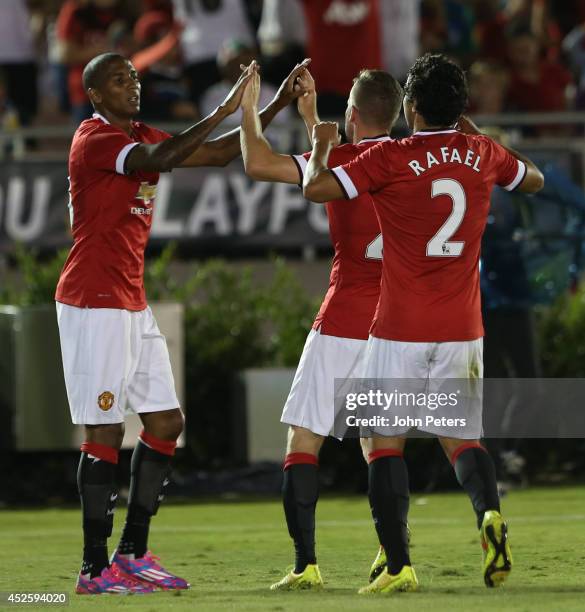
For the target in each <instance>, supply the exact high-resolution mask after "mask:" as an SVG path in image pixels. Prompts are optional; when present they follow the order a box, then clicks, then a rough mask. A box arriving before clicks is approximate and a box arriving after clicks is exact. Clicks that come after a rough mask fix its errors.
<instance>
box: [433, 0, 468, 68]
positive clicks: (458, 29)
mask: <svg viewBox="0 0 585 612" xmlns="http://www.w3.org/2000/svg"><path fill="white" fill-rule="evenodd" d="M474 26H475V16H474V13H473V11H472V10H471V8H470V7H469V6H467V4H466V3H464V2H460V1H458V0H423V2H422V6H421V53H426V52H427V51H429V52H434V53H448V54H449V55H453V56H455V57H456V58H457V60H458V62H459V63H460V64H461V65H463V66H467V65H469V63H470V62H471V60H472V58H473V55H474V53H475V41H474V37H473V31H474Z"/></svg>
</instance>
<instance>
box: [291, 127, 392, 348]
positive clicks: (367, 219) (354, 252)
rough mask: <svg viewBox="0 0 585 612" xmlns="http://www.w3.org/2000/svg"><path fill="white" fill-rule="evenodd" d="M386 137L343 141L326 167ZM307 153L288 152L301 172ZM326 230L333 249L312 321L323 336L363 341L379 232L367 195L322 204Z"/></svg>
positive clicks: (378, 263) (377, 266)
mask: <svg viewBox="0 0 585 612" xmlns="http://www.w3.org/2000/svg"><path fill="white" fill-rule="evenodd" d="M386 140H390V138H389V137H387V136H385V137H381V138H372V139H364V140H362V141H361V142H360V143H359V144H357V145H351V144H345V145H341V146H339V147H336V148H335V149H333V150H332V151H331V155H330V157H329V165H330V167H331V166H337V165H339V164H344V163H347V162H349V161H351V160H352V159H355V158H356V157H357V156H358V155H359V154H360V153H362V152H364V151H367V150H368V149H369V148H370V147H371V146H372V145H375V144H378V142H380V141H386ZM310 156H311V154H310V153H305V155H294V156H293V159H294V160H295V161H296V163H297V166H298V167H299V171H300V173H301V180H302V175H303V173H304V170H305V167H306V165H307V160H308V159H309V157H310ZM325 206H326V209H327V217H328V218H329V233H330V235H331V242H332V244H333V248H334V249H335V253H334V255H333V267H332V269H331V275H330V278H329V289H328V290H327V294H326V295H325V299H324V300H323V304H322V305H321V308H320V310H319V314H318V315H317V318H316V319H315V322H314V324H313V328H314V329H318V328H319V329H320V330H321V333H323V334H326V335H328V336H339V337H341V338H357V339H362V340H366V339H367V338H368V330H369V329H370V325H371V324H372V319H373V317H374V312H375V310H376V304H377V303H378V298H379V296H380V277H381V274H382V236H381V234H380V226H379V224H378V219H377V218H376V213H375V211H374V206H373V203H372V198H371V196H370V194H363V195H361V196H359V197H358V198H356V199H355V200H354V201H353V202H347V201H346V200H334V201H332V202H327V204H326V205H325Z"/></svg>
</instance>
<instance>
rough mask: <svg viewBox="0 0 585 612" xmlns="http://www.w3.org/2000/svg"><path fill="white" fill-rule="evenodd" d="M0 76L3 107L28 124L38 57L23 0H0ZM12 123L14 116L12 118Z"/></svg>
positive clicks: (32, 109)
mask: <svg viewBox="0 0 585 612" xmlns="http://www.w3.org/2000/svg"><path fill="white" fill-rule="evenodd" d="M0 79H1V80H2V82H3V84H4V91H5V96H6V106H7V107H11V108H12V109H13V111H14V112H15V113H16V121H17V123H20V124H22V125H27V124H28V123H30V121H31V120H32V119H33V117H34V116H35V114H36V112H37V106H38V96H37V59H36V52H35V48H34V38H33V33H32V30H31V16H30V13H29V10H28V6H27V3H26V0H10V2H0ZM13 122H14V118H13Z"/></svg>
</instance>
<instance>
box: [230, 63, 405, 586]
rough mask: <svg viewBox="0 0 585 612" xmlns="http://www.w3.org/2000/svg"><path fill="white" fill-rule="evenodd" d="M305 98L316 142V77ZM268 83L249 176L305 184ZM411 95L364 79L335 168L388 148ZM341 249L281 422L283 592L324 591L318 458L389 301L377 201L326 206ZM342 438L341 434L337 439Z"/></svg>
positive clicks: (251, 105) (249, 109)
mask: <svg viewBox="0 0 585 612" xmlns="http://www.w3.org/2000/svg"><path fill="white" fill-rule="evenodd" d="M299 79H300V80H301V83H302V84H303V87H304V89H305V90H307V91H306V92H305V94H304V95H303V96H302V97H300V98H299V99H298V102H297V104H298V108H299V112H300V114H301V116H302V117H303V119H304V120H305V123H306V125H307V128H308V129H309V131H310V133H311V132H312V128H313V126H314V125H315V124H316V123H317V122H318V117H317V110H316V94H315V89H314V83H313V80H312V77H311V75H310V74H309V72H308V71H307V72H305V74H304V75H302V76H301V77H299ZM259 91H260V77H259V75H258V74H255V75H254V76H253V77H252V80H251V82H250V84H249V85H248V88H247V89H246V91H245V92H244V96H243V97H242V107H243V110H244V112H243V118H242V130H241V141H242V155H243V159H244V164H245V167H246V172H247V173H248V174H249V175H250V176H251V177H252V178H255V179H257V180H263V181H279V182H284V183H291V184H299V183H302V180H303V176H304V173H305V169H306V166H307V160H308V159H309V157H310V153H305V154H304V155H293V156H290V155H281V154H278V153H276V152H274V151H273V150H272V149H271V147H270V144H269V143H268V142H267V141H266V139H265V138H264V137H263V135H262V129H261V125H260V120H259V116H258V108H257V105H258V95H259ZM401 103H402V88H401V87H400V84H399V83H398V82H397V81H396V80H395V79H394V78H393V77H392V76H390V75H389V74H388V73H386V72H382V71H380V70H363V71H362V72H361V73H360V74H359V76H358V77H357V78H356V79H354V85H353V87H352V89H351V92H350V95H349V99H348V102H347V111H346V116H345V130H346V133H347V136H348V139H349V140H350V143H349V144H344V145H341V146H337V147H335V148H334V149H333V150H332V151H331V155H330V158H329V165H330V166H331V165H339V164H344V163H347V162H349V161H351V160H352V159H354V158H355V157H357V156H358V155H359V154H360V153H363V152H364V151H367V150H369V149H370V148H371V147H373V146H375V145H377V144H378V143H380V142H387V141H390V136H389V133H390V130H391V128H392V126H393V125H394V123H395V121H396V119H397V118H398V115H399V114H400V106H401ZM326 210H327V216H328V218H329V229H330V234H331V242H332V243H333V246H334V248H335V254H334V257H333V267H332V269H331V276H330V281H329V289H328V291H327V294H326V295H325V299H324V300H323V304H322V305H321V308H320V310H319V313H318V315H317V317H316V319H315V322H314V324H313V329H312V330H311V332H310V333H309V336H308V338H307V341H306V344H305V347H304V350H303V354H302V356H301V359H300V362H299V366H298V368H297V371H296V374H295V378H294V381H293V384H292V388H291V390H290V394H289V397H288V399H287V401H286V404H285V406H284V410H283V413H282V418H281V420H282V422H283V423H286V424H288V425H289V433H288V443H287V449H286V457H285V461H284V481H283V490H282V492H283V505H284V511H285V516H286V521H287V525H288V529H289V533H290V536H291V537H292V539H293V540H294V545H295V552H296V555H295V556H296V558H295V567H294V568H293V571H291V572H290V573H289V574H287V575H286V576H285V577H284V578H283V579H282V580H281V581H280V582H277V583H276V584H274V585H273V586H272V589H274V590H290V589H299V588H318V587H321V586H322V585H323V582H322V579H321V575H320V572H319V568H318V566H317V560H316V556H315V508H316V504H317V498H318V493H319V490H318V455H319V450H320V448H321V445H322V444H323V440H324V437H325V436H328V435H329V434H330V433H332V431H333V429H334V420H335V411H334V381H335V379H336V378H337V379H345V378H350V377H352V376H354V377H355V376H358V375H359V372H358V368H359V367H360V365H361V362H362V358H363V353H364V349H365V346H366V343H367V338H368V329H369V327H370V324H371V321H372V317H373V315H374V310H375V307H376V304H377V302H378V297H379V293H380V276H381V272H382V266H381V260H382V251H381V248H382V240H381V238H382V237H381V235H380V226H379V224H378V220H377V218H376V215H375V211H374V207H373V204H372V197H371V196H370V194H367V193H364V194H363V195H361V196H360V197H358V198H356V199H355V201H354V202H352V203H351V204H348V203H347V202H346V201H345V200H344V199H337V200H335V199H332V200H331V201H328V202H327V204H326ZM336 434H337V429H336Z"/></svg>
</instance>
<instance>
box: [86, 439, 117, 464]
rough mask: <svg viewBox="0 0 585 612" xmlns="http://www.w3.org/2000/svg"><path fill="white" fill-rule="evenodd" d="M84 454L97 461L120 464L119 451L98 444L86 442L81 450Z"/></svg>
mask: <svg viewBox="0 0 585 612" xmlns="http://www.w3.org/2000/svg"><path fill="white" fill-rule="evenodd" d="M80 450H81V452H82V453H87V454H88V455H91V456H92V457H96V459H101V460H102V461H107V462H108V463H118V449H117V448H113V447H112V446H106V445H105V444H98V443H97V442H84V443H83V444H82V445H81V448H80Z"/></svg>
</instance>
